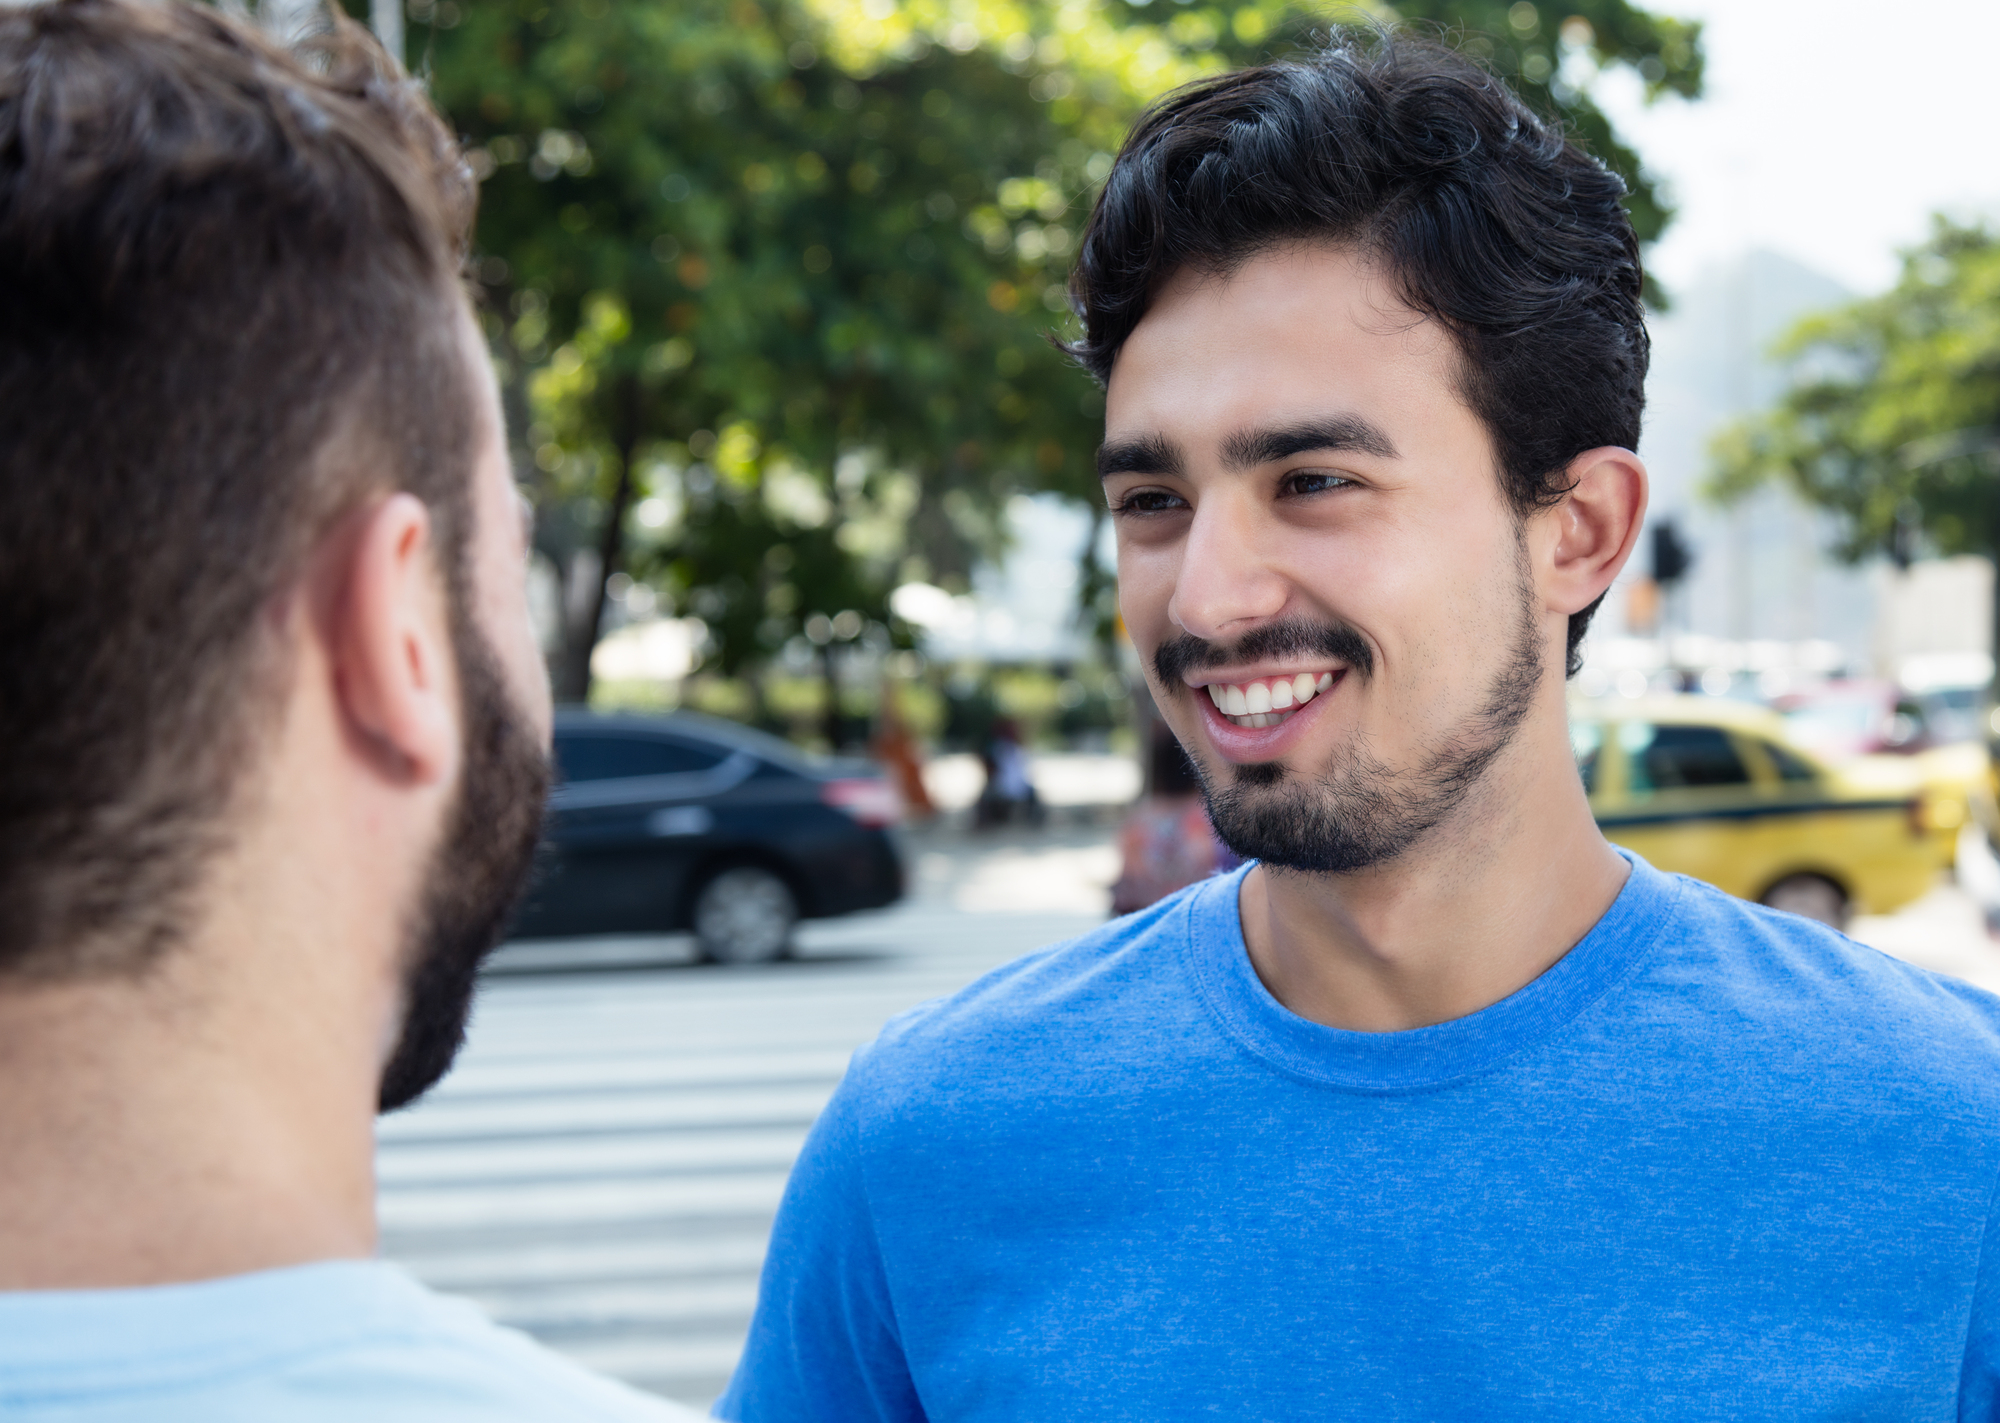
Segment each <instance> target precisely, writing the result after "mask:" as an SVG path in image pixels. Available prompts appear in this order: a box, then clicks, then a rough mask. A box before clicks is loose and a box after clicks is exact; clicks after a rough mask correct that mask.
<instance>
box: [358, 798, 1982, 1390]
mask: <svg viewBox="0 0 2000 1423" xmlns="http://www.w3.org/2000/svg"><path fill="white" fill-rule="evenodd" d="M1110 834H1111V832H1110V830H1109V828H1108V827H1105V826H1072V827H1063V828H1055V829H1049V830H1045V831H1042V832H1035V833H1030V832H1004V833H1002V834H1001V835H998V836H996V837H992V838H985V839H976V840H975V839H972V838H969V837H967V836H964V835H950V834H941V835H936V836H932V837H930V838H928V839H924V840H919V841H917V842H915V843H913V845H912V846H911V852H912V868H913V871H914V873H913V893H912V896H911V898H910V899H909V900H908V901H907V902H906V903H905V904H903V905H901V906H899V907H898V908H896V909H894V910H891V911H888V912H885V913H881V914H875V915H870V916H864V917H858V918H854V919H850V920H842V921H833V922H830V923H826V924H819V925H809V926H807V927H806V928H805V930H804V931H803V933H802V935H801V951H800V954H799V957H798V958H797V960H796V961H794V962H790V963H784V964H777V965H771V966H766V967H762V968H739V969H725V968H717V967H712V966H699V965H696V964H694V963H693V962H692V953H691V949H690V946H689V945H688V943H687V941H686V940H685V939H680V938H649V939H629V940H613V941H577V942H571V943H539V944H523V945H515V946H510V947H509V948H508V949H505V950H503V951H502V954H501V956H500V959H499V960H498V962H497V963H496V971H495V972H493V973H492V974H491V975H489V977H488V979H487V981H486V983H485V986H484V988H483V990H482V995H481V998H480V1003H479V1007H478V1011H477V1015H476V1017H475V1019H474V1023H473V1028H472V1034H471V1040H470V1043H469V1045H468V1047H467V1050H466V1052H465V1055H464V1057H463V1058H462V1059H461V1062H460V1064H459V1066H458V1067H457V1069H456V1070H455V1071H454V1072H453V1073H452V1075H451V1076H450V1077H449V1078H448V1079H447V1080H446V1081H445V1082H444V1083H443V1084H442V1085H441V1086H440V1087H439V1089H438V1090H437V1091H436V1092H435V1093H434V1094H433V1095H432V1096H431V1097H430V1098H428V1099H427V1100H426V1101H424V1102H423V1103H421V1104H420V1105H419V1106H417V1107H416V1108H414V1109H412V1110H410V1111H408V1112H405V1113H402V1114H400V1115H398V1116H395V1117H391V1118H389V1119H387V1120H385V1121H384V1122H383V1123H382V1126H381V1130H380V1142H381V1146H380V1152H379V1165H380V1175H381V1205H382V1219H383V1235H384V1249H385V1253H387V1254H388V1255H389V1256H390V1258H392V1259H396V1260H399V1261H401V1262H403V1263H404V1264H406V1265H408V1266H409V1267H410V1268H411V1269H413V1270H414V1271H415V1272H416V1273H417V1274H418V1275H419V1276H420V1277H422V1278H423V1279H425V1280H428V1281H429V1282H430V1283H432V1284H433V1285H435V1286H437V1287H439V1288H441V1289H445V1290H450V1291H453V1292H456V1293H460V1294H464V1295H468V1296H470V1297H471V1298H473V1299H474V1300H476V1301H478V1302H479V1303H480V1304H481V1305H483V1306H484V1307H485V1308H486V1309H487V1310H488V1311H489V1312H491V1313H492V1314H493V1315H494V1316H495V1317H496V1318H498V1319H500V1320H501V1321H502V1322H504V1323H507V1324H512V1325H515V1326H517V1327H519V1328H522V1329H526V1330H528V1331H529V1332H530V1333H532V1334H534V1335H536V1336H538V1337H539V1338H541V1339H542V1340H543V1341H544V1342H546V1343H548V1344H550V1345H552V1346H554V1347H556V1348H558V1349H561V1350H563V1351H565V1352H567V1353H569V1354H571V1355H573V1356H575V1357H576V1358H578V1359H580V1360H582V1361H583V1362H584V1363H586V1364H589V1365H592V1366H593V1367H596V1368H600V1369H603V1370H605V1371H607V1372H610V1373H612V1374H615V1375H618V1376H620V1377H622V1378H625V1379H628V1380H630V1381H632V1382H634V1383H636V1384H639V1385H640V1386H642V1387H645V1388H649V1389H652V1390H655V1391H657V1392H659V1393H662V1394H665V1395H667V1396H669V1397H672V1398H676V1399H680V1400H682V1401H684V1402H688V1403H693V1404H697V1405H706V1404H707V1403H709V1402H710V1401H711V1400H713V1398H714V1397H715V1395H716V1394H717V1393H718V1392H719V1391H720V1390H721V1388H722V1385H723V1383H724V1381H725V1380H726V1379H727V1377H728V1373H729V1370H730V1368H731V1366H732V1365H733V1363H734V1361H735V1359H736V1355H737V1352H738V1350H739V1349H740V1348H741V1346H742V1340H743V1333H744V1329H745V1326H746V1325H747V1323H748V1321H749V1316H750V1310H751V1306H752V1304H753V1303H754V1301H755V1297H756V1281H757V1271H758V1268H759V1266H760V1264H761V1262H762V1259H763V1254H764V1242H765V1238H766V1235H767V1234H768V1232H769V1229H770V1223H771V1216H772V1212H773V1210H774V1209H775V1207H776V1205H777V1202H778V1196H779V1193H780V1191H781V1190H782V1189H783V1186H784V1181H785V1175H786V1172H787V1171H788V1170H789V1168H790V1166H791V1163H792V1160H793V1158H794V1157H795V1156H796V1154H797V1152H798V1148H799V1145H800V1143H801V1142H802V1141H803V1140H804V1138H805V1133H806V1129H807V1127H808V1126H810V1125H811V1123H812V1120H813V1118H814V1116H815V1115H816V1114H817V1113H818V1111H819V1110H820V1107H821V1106H822V1105H823V1104H824V1102H825V1101H826V1098H827V1095H828V1094H829V1093H830V1092H831V1091H832V1090H833V1087H834V1084H835V1083H836V1082H837V1081H838V1080H839V1077H840V1074H841V1071H842V1069H843V1068H844V1066H845V1064H846V1061H847V1058H848V1055H849V1054H850V1053H851V1052H852V1051H853V1050H854V1048H855V1047H857V1046H858V1045H860V1044H861V1043H863V1042H866V1041H867V1040H868V1039H869V1038H871V1037H873V1036H874V1034H875V1033H876V1031H877V1030H878V1029H879V1028H880V1026H881V1024H882V1023H883V1022H884V1021H885V1020H886V1019H887V1018H889V1017H890V1016H892V1015H893V1014H895V1013H898V1012H900V1011H902V1010H903V1009H905V1008H908V1007H911V1006H912V1005H914V1004H917V1003H920V1002H923V1001H924V1000H926V999H929V998H933V997H936V996H938V995H940V994H944V993H949V992H951V991H953V990H955V989H957V988H958V987H960V986H961V985H963V984H965V983H967V982H969V981H971V980H972V979H973V978H975V977H977V976H978V975H979V974H981V973H983V972H985V971H986V970H987V969H989V968H992V967H994V966H995V965H998V964H1000V963H1004V962H1005V961H1007V960H1008V959H1011V958H1014V957H1016V956H1018V955H1020V954H1022V953H1026V952H1028V951H1029V950H1032V949H1035V948H1038V947H1040V946H1042V945H1044V944H1049V943H1053V942H1055V941H1057V940H1060V939H1063V938H1067V937H1069V936H1071V935H1074V934H1078V933H1081V932H1084V931H1085V930H1088V929H1089V928H1091V927H1093V926H1094V925H1096V924H1098V923H1101V922H1102V919H1103V913H1104V906H1105V903H1106V894H1105V890H1104V886H1105V885H1107V884H1108V883H1109V881H1110V879H1111V877H1112V875H1113V874H1114V873H1115V870H1116V863H1115V855H1114V854H1113V852H1112V850H1111V847H1110V844H1109V840H1110ZM1854 932H1855V934H1856V937H1858V938H1861V939H1863V940H1864V941H1866V942H1870V943H1873V944H1875V945H1876V946H1878V947H1880V948H1883V949H1885V950H1887V951H1889V952H1892V953H1898V954H1901V955H1902V956H1904V957H1908V958H1911V959H1913V960H1915V961H1917V962H1921V963H1924V964H1925V965H1926V966H1928V967H1932V968H1937V969H1940V970H1942V971H1944V972H1947V973H1954V974H1957V975H1959V976H1961V977H1965V978H1969V979H1972V980H1973V981H1975V982H1979V983H1981V984H1982V985H1983V986H1986V987H1989V988H1993V989H1996V990H2000V947H1996V946H1995V945H1994V944H1993V942H1992V941H1990V940H1989V939H1988V937H1987V935H1986V932H1985V928H1984V924H1983V922H1982V920H1981V918H1980V915H1979V912H1978V910H1977V909H1976V908H1975V907H1974V905H1973V904H1972V902H1971V900H1970V899H1969V898H1967V897H1966V896H1965V895H1964V894H1963V893H1961V892H1960V891H1958V890H1957V889H1956V888H1954V887H1952V886H1950V885H1944V886H1941V887H1940V888H1939V890H1938V891H1936V892H1935V893H1933V894H1932V895H1931V896H1930V897H1929V898H1927V899H1925V900H1923V901H1921V902H1919V903H1918V904H1916V905H1914V906H1912V907H1911V908H1910V909H1908V910H1905V911H1904V912H1903V913H1902V914H1899V915H1895V916H1892V917H1887V918H1879V919H1865V920H1860V921H1858V922H1857V923H1856V924H1855V926H1854Z"/></svg>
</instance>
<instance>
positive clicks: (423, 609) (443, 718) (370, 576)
mask: <svg viewBox="0 0 2000 1423" xmlns="http://www.w3.org/2000/svg"><path fill="white" fill-rule="evenodd" d="M332 557H333V558H334V559H335V560H336V562H337V564H338V568H337V570H336V571H335V572H336V576H335V579H334V580H333V582H334V587H333V589H332V590H331V591H332V597H331V599H330V606H329V607H328V609H327V625H326V630H327V634H328V636H327V642H328V651H329V654H330V656H331V658H332V663H333V677H334V689H335V696H336V699H337V702H338V707H337V712H338V715H339V716H340V717H341V719H342V721H343V723H344V725H345V729H346V731H347V733H348V734H349V736H350V737H351V738H352V739H353V741H354V743H355V745H356V747H357V749H358V750H360V752H361V753H362V754H363V755H365V756H367V757H368V758H369V759H371V760H373V761H375V762H376V763H377V765H378V768H379V769H380V770H381V771H382V773H383V774H385V775H387V776H390V777H392V778H393V779H395V780H398V781H401V782H404V783H406V784H427V783H435V782H439V781H443V780H446V779H448V778H449V777H450V776H452V775H453V774H455V772H456V770H457V765H458V756H459V722H458V716H457V701H456V696H457V689H456V686H455V684H454V670H453V669H454V664H453V662H452V660H451V656H450V652H451V643H450V636H451V632H450V617H449V611H448V605H447V602H446V598H445V592H444V586H443V580H442V578H441V577H440V574H439V571H438V566H437V560H436V557H435V550H434V548H433V545H432V540H431V517H430V511H429V510H428V509H427V508H425V507H424V504H423V501H421V500H419V499H417V498H415V497H413V496H411V495H409V494H391V495H388V496H387V497H385V498H383V499H381V500H379V501H378V502H376V503H374V504H372V505H370V506H369V507H368V508H366V509H364V510H362V511H361V512H360V513H358V514H356V515H355V516H354V517H353V519H352V520H351V521H350V523H349V524H348V526H347V527H346V528H345V529H343V530H342V531H341V535H340V536H338V537H337V538H336V539H335V540H334V541H333V549H332Z"/></svg>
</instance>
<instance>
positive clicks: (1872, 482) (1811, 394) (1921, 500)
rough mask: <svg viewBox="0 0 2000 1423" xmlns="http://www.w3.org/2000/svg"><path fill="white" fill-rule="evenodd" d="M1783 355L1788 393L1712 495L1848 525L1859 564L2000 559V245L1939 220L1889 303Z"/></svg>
mask: <svg viewBox="0 0 2000 1423" xmlns="http://www.w3.org/2000/svg"><path fill="white" fill-rule="evenodd" d="M1779 354H1780V355H1781V356H1782V357H1784V358H1785V359H1786V360H1787V361H1788V362H1789V363H1790V376H1789V383H1788V388H1787V390H1786V392H1785V394H1784V396H1783V397H1782V398H1781V399H1780V400H1779V402H1778V404H1777V405H1776V406H1775V407H1774V408H1773V409H1772V410H1771V411H1769V412H1768V413H1766V414H1763V415H1760V416H1756V417H1753V418H1751V419H1749V420H1746V421H1743V422H1740V423H1738V424H1736V425H1734V426H1731V427H1730V428H1729V429H1727V430H1725V431H1724V432H1723V433H1722V434H1721V435H1720V436H1719V437H1718V438H1717V440H1716V443H1715V447H1714V470H1713V474H1712V478H1711V489H1712V490H1713V492H1714V493H1715V494H1717V495H1718V496H1719V497H1721V498H1722V499H1724V500H1729V499H1733V498H1736V497H1739V496H1741V495H1743V494H1745V493H1747V492H1749V491H1750V490H1752V489H1754V488H1756V487H1757V486H1759V485H1761V484H1763V483H1765V482H1767V481H1771V480H1780V481H1783V482H1785V483H1787V484H1789V485H1790V486H1791V487H1792V488H1793V489H1795V490H1797V491H1798V492H1799V494H1801V495H1802V496H1803V497H1804V498H1805V499H1806V500H1807V501H1808V502H1810V503H1812V504H1815V505H1817V506H1819V507H1821V508H1824V509H1828V510H1831V511H1833V512H1834V513H1835V514H1837V515H1838V516H1839V517H1840V521H1841V523H1842V526H1843V528H1844V537H1843V542H1842V546H1841V548H1840V549H1839V552H1841V553H1842V554H1844V555H1845V556H1846V557H1848V558H1849V559H1861V558H1865V557H1867V556H1869V555H1871V554H1888V555H1890V556H1891V557H1893V558H1895V559H1897V560H1898V561H1899V562H1905V563H1907V562H1908V561H1909V559H1910V558H1911V557H1912V556H1913V555H1914V554H1915V553H1916V552H1917V550H1918V546H1919V544H1920V543H1921V544H1927V545H1928V546H1929V547H1930V548H1931V549H1934V550H1935V551H1936V552H1938V553H1942V554H1959V553H1979V554H1985V555H1987V556H1989V557H1993V556H1996V555H2000V235H1996V234H1995V233H1994V232H1992V231H1991V230H1990V229H1988V228H1986V227H1985V226H1983V225H1973V226H1965V225H1960V224H1957V223H1953V222H1950V221H1947V220H1945V219H1943V218H1939V219H1937V220H1936V222H1935V226H1934V228H1933V231H1932V235H1931V238H1930V240H1929V241H1928V242H1926V243H1925V244H1923V245H1922V246H1921V247H1918V248H1916V249H1914V250H1913V251H1911V252H1908V253H1906V254H1905V256H1904V259H1903V270H1902V275H1901V277H1900V279H1899V280H1898V281H1897V283H1896V285H1895V287H1894V288H1893V289H1891V290H1890V291H1888V292H1887V293H1885V294H1883V295H1882V296H1879V297H1874V298H1871V299H1869V300H1865V301H1858V302H1854V303H1852V304H1850V305H1847V306H1844V307H1841V308H1839V309H1837V310H1834V311H1830V312H1826V313H1823V314H1821V315H1816V316H1813V317H1810V318H1808V319H1807V320H1805V321H1803V322H1801V323H1799V324H1798V325H1797V326H1796V327H1794V328H1793V329H1792V330H1791V331H1790V332H1788V333H1787V334H1786V336H1785V337H1784V338H1783V340H1782V341H1781V343H1780V345H1779ZM1996 631H2000V622H1996Z"/></svg>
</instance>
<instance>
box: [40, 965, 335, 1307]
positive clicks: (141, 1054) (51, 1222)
mask: <svg viewBox="0 0 2000 1423" xmlns="http://www.w3.org/2000/svg"><path fill="white" fill-rule="evenodd" d="M190 951H191V950H190V949H181V950H175V951H172V952H173V953H174V954H180V953H187V952H190ZM170 957H171V955H170ZM194 977H198V975H195V976H194ZM162 980H165V981H164V982H163V981H162ZM313 986H314V985H310V984H307V985H301V987H302V990H303V995H302V996H303V999H304V1001H301V1002H300V1003H299V1005H298V1006H299V1009H300V1012H299V1013H297V1014H292V1013H289V1012H285V1011H282V1010H281V1011H280V1012H278V1013H276V1014H267V1015H265V1017H266V1019H267V1021H262V1022H259V1021H254V1020H251V1019H250V1018H249V1016H248V1015H246V1014H244V1013H241V1012H238V1011H236V1008H237V1006H238V1003H237V1002H236V1001H235V1000H234V998H233V995H227V994H218V993H216V992H215V991H214V985H213V984H212V983H202V982H186V981H181V982H176V981H175V966H174V965H171V964H169V965H167V966H164V969H163V971H156V972H154V973H150V974H148V975H146V976H145V977H144V978H143V979H140V980H126V979H117V980H103V981H91V982H84V983H73V984H55V985H39V986H31V987H21V986H8V987H7V988H5V989H4V990H0V1141H4V1142H5V1143H6V1148H5V1150H4V1151H0V1289H9V1290H18V1289H90V1288H114V1287H122V1286H133V1285H149V1284H166V1283H173V1282H177V1281H187V1280H200V1279H213V1278H218V1277H221V1276H225V1275H235V1274H243V1273H246V1272H249V1271H252V1270H262V1269H273V1268H277V1267H280V1266H285V1265H295V1264H303V1263H305V1262H308V1261H312V1260H323V1259H337V1258H356V1257H365V1256H367V1255H369V1254H370V1253H372V1251H373V1249H374V1243H375V1219H374V1180H373V1139H372V1138H373V1133H372V1130H371V1126H372V1117H373V1113H372V1105H373V1104H372V1102H370V1101H369V1100H367V1098H366V1097H365V1095H364V1096H360V1097H356V1094H355V1092H354V1091H353V1090H351V1089H350V1088H349V1087H348V1086H347V1080H348V1079H352V1080H355V1081H361V1082H365V1081H367V1080H370V1079H369V1075H368V1074H367V1073H366V1072H365V1071H362V1072H350V1073H345V1074H343V1073H342V1072H340V1071H337V1070H314V1065H313V1064H312V1062H311V1059H312V1058H314V1057H318V1058H320V1059H321V1061H322V1063H324V1064H325V1065H326V1066H327V1067H328V1068H329V1069H331V1064H332V1060H334V1059H337V1058H339V1057H342V1056H346V1055H348V1053H349V1052H350V1048H349V1047H348V1045H345V1044H341V1043H339V1042H338V1041H337V1040H335V1039H334V1037H333V1035H332V1034H331V1033H329V1032H327V1031H326V1030H325V1028H324V1026H323V1023H324V1021H326V1020H322V1024H320V1025H316V1024H314V1023H312V1022H309V1021H306V1020H307V1019H308V1018H310V1016H311V1015H312V1014H313V1013H314V1012H315V1011H318V1010H324V1009H328V1008H332V1007H333V1006H334V1005H329V1004H326V1003H325V1002H324V1001H323V1000H322V1002H321V1003H319V1004H317V1005H315V1004H313V1003H312V1002H311V1001H310V989H311V987H313ZM272 1018H275V1019H280V1020H284V1021H268V1019H272ZM302 1038H303V1039H304V1041H303V1042H302V1041H301V1039H302ZM302 1060H304V1062H305V1069H304V1070H301V1064H302ZM350 1098H354V1100H349V1099H350Z"/></svg>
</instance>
